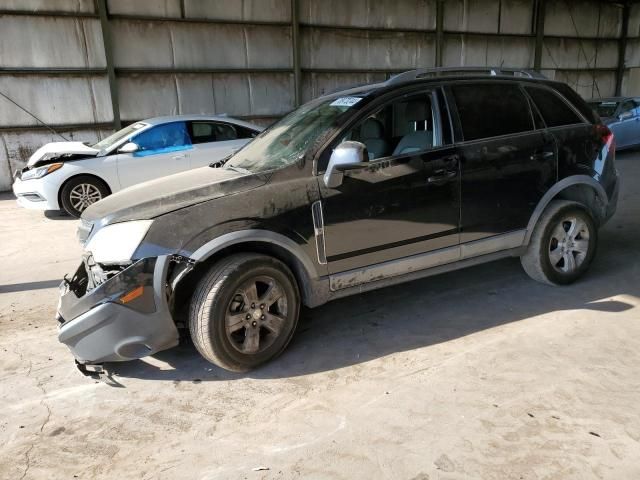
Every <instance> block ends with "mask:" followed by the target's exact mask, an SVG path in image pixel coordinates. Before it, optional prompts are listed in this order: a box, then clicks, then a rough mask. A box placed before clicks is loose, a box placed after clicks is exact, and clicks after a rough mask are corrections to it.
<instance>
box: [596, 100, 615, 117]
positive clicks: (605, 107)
mask: <svg viewBox="0 0 640 480" xmlns="http://www.w3.org/2000/svg"><path fill="white" fill-rule="evenodd" d="M618 105H619V102H592V103H590V104H589V106H590V107H591V108H592V109H593V110H595V112H596V113H597V114H598V115H600V116H601V117H613V116H614V115H615V113H616V110H617V109H618Z"/></svg>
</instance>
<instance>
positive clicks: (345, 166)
mask: <svg viewBox="0 0 640 480" xmlns="http://www.w3.org/2000/svg"><path fill="white" fill-rule="evenodd" d="M368 161H369V155H368V153H367V147H366V146H365V144H364V143H361V142H353V141H347V142H342V143H341V144H340V145H338V146H337V147H336V148H335V149H334V150H333V153H332V154H331V158H330V159H329V166H327V171H326V172H325V173H324V177H323V178H324V184H325V185H326V186H327V188H337V187H339V186H340V185H342V180H343V179H344V171H345V170H353V169H358V168H364V167H366V166H368Z"/></svg>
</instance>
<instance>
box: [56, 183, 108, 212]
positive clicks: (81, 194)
mask: <svg viewBox="0 0 640 480" xmlns="http://www.w3.org/2000/svg"><path fill="white" fill-rule="evenodd" d="M109 193H110V192H109V188H108V187H107V185H106V184H105V183H104V182H103V181H102V180H100V179H99V178H96V177H93V176H90V175H80V176H78V177H73V178H72V179H71V180H69V181H67V183H65V184H64V186H63V187H62V190H61V192H60V201H61V204H62V205H61V206H62V208H63V209H64V211H65V212H67V213H68V214H69V215H71V216H72V217H76V218H78V217H80V215H82V212H84V211H85V210H86V209H87V207H89V206H90V205H93V204H94V203H96V202H98V201H100V200H102V199H103V198H104V197H106V196H107V195H109Z"/></svg>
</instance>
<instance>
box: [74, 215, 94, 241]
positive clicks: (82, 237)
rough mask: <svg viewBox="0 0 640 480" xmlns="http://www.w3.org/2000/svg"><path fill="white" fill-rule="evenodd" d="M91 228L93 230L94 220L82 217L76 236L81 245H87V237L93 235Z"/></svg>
mask: <svg viewBox="0 0 640 480" xmlns="http://www.w3.org/2000/svg"><path fill="white" fill-rule="evenodd" d="M91 230H93V222H89V221H87V220H84V219H80V224H79V225H78V229H77V230H76V237H77V238H78V241H79V242H80V244H81V245H85V244H86V243H87V239H88V238H89V235H91Z"/></svg>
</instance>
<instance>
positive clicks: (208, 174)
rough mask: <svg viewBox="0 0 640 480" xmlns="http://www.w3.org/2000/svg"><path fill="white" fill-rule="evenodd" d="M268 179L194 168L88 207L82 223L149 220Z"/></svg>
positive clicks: (256, 184)
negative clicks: (84, 221)
mask: <svg viewBox="0 0 640 480" xmlns="http://www.w3.org/2000/svg"><path fill="white" fill-rule="evenodd" d="M267 178H268V177H267V176H266V175H264V174H255V175H246V174H243V173H238V172H235V171H233V170H230V169H226V168H211V167H201V168H196V169H194V170H189V171H186V172H182V173H177V174H175V175H169V176H167V177H162V178H158V179H156V180H151V181H148V182H144V183H141V184H139V185H134V186H133V187H129V188H125V189H124V190H121V191H120V192H117V193H115V194H113V195H110V196H108V197H107V198H105V199H103V200H100V201H99V202H97V203H94V204H93V205H91V206H90V207H89V208H87V209H86V210H85V211H84V212H83V213H82V219H83V220H86V221H89V222H97V223H99V224H100V225H101V226H104V225H108V224H111V223H118V222H125V221H129V220H148V219H152V218H155V217H158V216H160V215H163V214H165V213H169V212H172V211H175V210H179V209H181V208H184V207H188V206H190V205H195V204H197V203H202V202H206V201H207V200H212V199H214V198H218V197H224V196H226V195H230V194H233V193H238V192H242V191H245V190H250V189H252V188H256V187H259V186H260V185H263V184H264V183H266V181H267Z"/></svg>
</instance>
